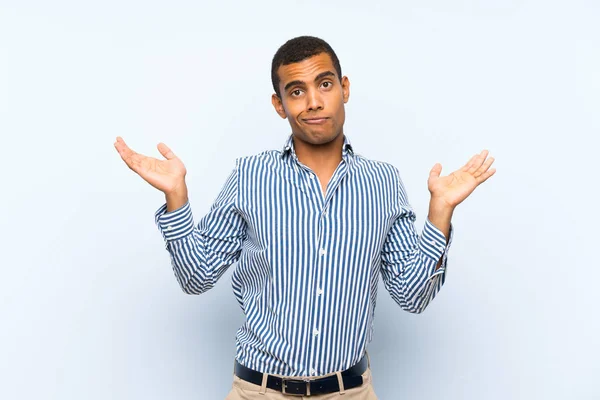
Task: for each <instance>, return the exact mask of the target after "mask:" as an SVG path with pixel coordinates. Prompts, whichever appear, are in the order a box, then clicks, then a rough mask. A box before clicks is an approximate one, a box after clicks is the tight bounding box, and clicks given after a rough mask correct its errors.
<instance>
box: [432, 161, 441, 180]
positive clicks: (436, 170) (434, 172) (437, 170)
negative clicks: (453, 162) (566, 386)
mask: <svg viewBox="0 0 600 400" xmlns="http://www.w3.org/2000/svg"><path fill="white" fill-rule="evenodd" d="M441 172H442V164H440V163H435V165H434V166H433V168H431V171H429V178H430V179H431V178H437V177H439V176H440V173H441Z"/></svg>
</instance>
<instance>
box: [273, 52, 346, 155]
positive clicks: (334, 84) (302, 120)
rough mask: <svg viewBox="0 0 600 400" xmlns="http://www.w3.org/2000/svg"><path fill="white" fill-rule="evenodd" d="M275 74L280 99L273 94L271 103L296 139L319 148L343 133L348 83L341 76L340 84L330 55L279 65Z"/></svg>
mask: <svg viewBox="0 0 600 400" xmlns="http://www.w3.org/2000/svg"><path fill="white" fill-rule="evenodd" d="M277 73H278V74H279V91H280V93H281V98H280V97H278V96H277V95H276V94H273V96H272V103H273V106H274V107H275V110H276V111H277V113H278V114H279V115H280V116H281V117H282V118H287V119H288V120H289V122H290V126H291V127H292V133H293V134H294V136H295V137H296V138H297V139H300V140H302V141H303V142H307V143H310V144H313V145H319V144H325V143H329V142H331V141H332V140H334V139H335V138H336V137H337V136H338V135H339V134H340V133H342V128H343V126H344V120H345V118H346V114H345V111H344V103H347V102H348V98H349V96H350V82H349V81H348V78H347V77H345V76H344V77H343V78H342V81H341V83H340V79H339V77H338V76H337V73H336V71H335V67H334V66H333V62H332V61H331V57H330V56H329V54H327V53H320V54H317V55H315V56H312V57H310V58H307V59H304V60H302V61H300V62H297V63H292V64H288V65H282V66H280V67H279V69H278V70H277Z"/></svg>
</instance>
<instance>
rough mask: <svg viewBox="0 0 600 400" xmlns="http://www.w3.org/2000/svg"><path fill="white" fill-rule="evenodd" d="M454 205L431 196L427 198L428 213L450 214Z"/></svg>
mask: <svg viewBox="0 0 600 400" xmlns="http://www.w3.org/2000/svg"><path fill="white" fill-rule="evenodd" d="M455 208H456V206H453V205H451V204H448V203H447V202H446V201H445V200H444V199H441V198H439V197H434V196H432V197H431V199H430V200H429V213H430V214H431V213H435V214H441V215H450V216H451V215H452V213H453V212H454V209H455Z"/></svg>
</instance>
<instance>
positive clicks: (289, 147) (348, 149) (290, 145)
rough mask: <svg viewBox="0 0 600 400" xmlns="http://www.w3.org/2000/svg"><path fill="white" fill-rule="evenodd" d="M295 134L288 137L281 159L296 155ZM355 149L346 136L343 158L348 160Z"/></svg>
mask: <svg viewBox="0 0 600 400" xmlns="http://www.w3.org/2000/svg"><path fill="white" fill-rule="evenodd" d="M293 138H294V134H293V133H292V134H290V136H288V138H287V140H286V142H285V145H284V146H283V149H282V150H281V158H284V157H285V156H286V155H287V154H292V155H294V156H295V155H296V151H295V150H294V140H293ZM353 154H354V149H353V148H352V144H351V143H350V139H348V136H346V135H344V145H343V146H342V157H343V158H346V156H347V155H353Z"/></svg>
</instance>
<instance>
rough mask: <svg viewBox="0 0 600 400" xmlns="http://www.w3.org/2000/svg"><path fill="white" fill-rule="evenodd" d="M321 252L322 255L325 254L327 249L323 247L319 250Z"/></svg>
mask: <svg viewBox="0 0 600 400" xmlns="http://www.w3.org/2000/svg"><path fill="white" fill-rule="evenodd" d="M319 254H321V255H322V256H324V255H325V254H327V250H325V249H321V250H319Z"/></svg>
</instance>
